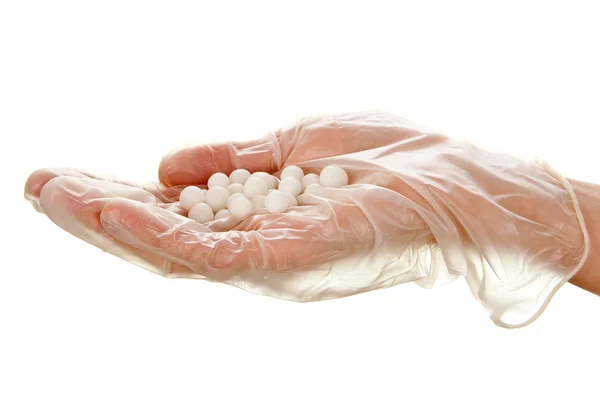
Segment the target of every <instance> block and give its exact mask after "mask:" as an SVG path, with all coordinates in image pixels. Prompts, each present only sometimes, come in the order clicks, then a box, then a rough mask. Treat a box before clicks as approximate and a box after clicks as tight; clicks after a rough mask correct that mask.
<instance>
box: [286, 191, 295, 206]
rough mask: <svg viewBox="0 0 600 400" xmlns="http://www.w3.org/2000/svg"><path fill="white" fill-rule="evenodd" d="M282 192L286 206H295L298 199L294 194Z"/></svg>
mask: <svg viewBox="0 0 600 400" xmlns="http://www.w3.org/2000/svg"><path fill="white" fill-rule="evenodd" d="M283 193H284V194H285V198H286V199H287V202H288V207H296V206H297V205H298V199H297V198H296V196H294V195H292V194H291V193H288V192H283Z"/></svg>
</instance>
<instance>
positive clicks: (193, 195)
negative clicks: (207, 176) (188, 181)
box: [179, 186, 204, 211]
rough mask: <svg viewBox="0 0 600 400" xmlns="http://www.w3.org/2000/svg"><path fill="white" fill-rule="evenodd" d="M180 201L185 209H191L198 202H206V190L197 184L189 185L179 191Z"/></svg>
mask: <svg viewBox="0 0 600 400" xmlns="http://www.w3.org/2000/svg"><path fill="white" fill-rule="evenodd" d="M179 202H180V203H181V207H183V209H184V210H186V211H189V210H191V209H192V207H194V206H195V205H196V204H198V203H203V202H204V190H202V189H200V188H199V187H196V186H188V187H186V188H185V189H183V190H182V191H181V193H179Z"/></svg>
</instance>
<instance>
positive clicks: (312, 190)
mask: <svg viewBox="0 0 600 400" xmlns="http://www.w3.org/2000/svg"><path fill="white" fill-rule="evenodd" d="M322 187H323V186H321V185H319V184H318V183H311V184H310V185H308V186H307V187H306V189H304V193H306V194H312V193H315V192H316V191H318V190H319V189H321V188H322Z"/></svg>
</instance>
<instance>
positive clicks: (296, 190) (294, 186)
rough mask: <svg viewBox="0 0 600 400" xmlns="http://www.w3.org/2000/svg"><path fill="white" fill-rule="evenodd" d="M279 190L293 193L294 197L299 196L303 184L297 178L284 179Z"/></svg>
mask: <svg viewBox="0 0 600 400" xmlns="http://www.w3.org/2000/svg"><path fill="white" fill-rule="evenodd" d="M279 190H281V191H282V192H288V193H291V194H292V196H298V195H299V194H300V193H301V192H302V184H301V183H300V181H299V180H298V179H296V178H292V177H287V178H283V179H282V180H281V182H279Z"/></svg>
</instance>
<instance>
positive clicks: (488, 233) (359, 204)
mask: <svg viewBox="0 0 600 400" xmlns="http://www.w3.org/2000/svg"><path fill="white" fill-rule="evenodd" d="M288 165H298V166H300V167H301V168H302V169H303V170H304V171H305V172H306V173H309V172H317V173H318V172H319V171H320V170H321V169H322V168H324V167H325V166H327V165H339V166H341V167H343V168H344V169H345V170H346V171H347V172H348V175H349V178H350V186H348V187H344V188H341V189H327V188H323V189H321V190H319V191H317V192H315V193H313V194H305V195H302V196H301V197H300V199H299V206H298V207H294V208H292V209H290V210H289V211H288V212H286V213H284V214H268V213H266V212H259V213H256V214H254V215H252V216H250V217H249V218H247V219H245V220H235V219H234V218H229V219H227V220H224V221H214V222H212V223H210V224H206V225H203V224H199V223H196V222H195V221H192V220H189V219H187V218H185V217H184V216H183V212H182V210H181V208H180V206H179V204H178V203H177V199H178V193H179V191H180V190H181V189H182V188H183V187H185V186H187V185H204V184H206V181H207V180H208V178H209V177H210V176H211V175H212V174H213V173H215V172H224V173H229V172H231V171H233V170H234V169H237V168H245V169H248V170H250V171H251V172H255V171H265V172H268V173H272V174H275V175H277V174H278V173H279V171H280V170H281V169H283V168H284V167H285V166H288ZM159 178H160V181H161V183H160V184H146V185H136V184H132V183H127V182H121V181H115V180H107V179H104V178H101V177H96V176H93V175H90V174H85V173H82V172H78V171H75V170H40V171H37V172H35V173H34V174H32V175H31V177H30V178H29V180H28V182H27V184H26V197H27V198H28V199H29V200H30V201H32V203H33V204H34V205H35V206H36V208H37V209H38V210H40V211H42V212H44V213H46V215H48V217H49V218H50V219H51V220H52V221H53V222H55V223H56V224H57V225H59V226H60V227H62V228H63V229H65V230H67V231H69V232H71V233H72V234H74V235H75V236H78V237H80V238H81V239H83V240H86V241H88V242H90V243H92V244H94V245H96V246H98V247H100V248H102V249H104V250H106V251H109V252H111V253H113V254H115V255H117V256H119V257H122V258H124V259H126V260H128V261H131V262H134V263H136V264H139V265H142V266H144V267H146V268H148V269H150V270H152V271H155V272H157V273H160V274H162V275H166V276H180V277H198V278H206V279H210V280H214V281H219V282H225V283H229V284H232V285H236V286H238V287H241V288H243V289H246V290H249V291H253V292H257V293H262V294H267V295H271V296H276V297H279V298H285V299H292V300H299V301H308V300H322V299H328V298H335V297H341V296H347V295H352V294H355V293H360V292H365V291H368V290H372V289H377V288H382V287H388V286H393V285H395V284H398V283H403V282H408V281H416V282H417V283H419V284H421V285H423V286H433V285H434V284H436V283H442V282H446V281H449V280H451V279H453V278H455V277H457V276H464V277H465V278H466V280H467V283H468V284H469V287H470V288H471V290H472V291H473V294H474V295H475V297H476V298H477V299H478V300H479V301H480V302H482V304H483V305H484V306H485V307H486V309H487V311H488V313H489V314H490V317H491V318H492V319H493V320H494V322H496V323H497V324H500V325H503V326H508V327H515V326H522V325H524V324H526V323H528V322H530V321H532V320H533V319H535V317H537V316H538V315H539V313H541V311H542V310H543V309H544V307H545V305H546V304H547V302H548V300H549V299H550V297H551V296H552V294H553V293H554V292H555V291H556V290H557V289H558V287H560V285H562V283H564V282H565V281H567V280H568V279H570V278H571V276H572V275H573V274H574V273H575V272H577V270H578V269H579V268H580V267H581V265H582V264H583V262H584V261H585V259H586V257H587V253H588V251H589V245H588V239H587V231H586V228H585V225H584V223H583V218H582V215H581V212H580V208H579V206H578V204H577V199H576V198H575V196H574V193H573V190H572V188H571V186H570V184H569V183H568V182H567V181H566V180H565V179H564V178H562V177H561V176H560V175H558V174H557V173H556V172H554V171H553V170H551V169H550V168H549V167H547V166H545V165H544V164H539V163H533V162H524V161H521V160H518V159H516V158H514V157H510V156H507V155H499V154H494V153H489V152H486V151H483V150H481V149H478V148H475V147H474V146H472V145H469V144H467V143H463V142H460V141H456V140H453V139H451V138H448V137H446V136H444V135H441V134H439V133H435V132H433V131H431V130H429V129H427V128H424V127H420V126H416V125H414V124H412V123H410V122H408V121H406V120H403V119H401V118H397V117H394V116H390V115H387V114H366V113H365V114H346V115H334V116H328V117H321V118H309V119H304V120H301V121H299V122H298V123H297V124H294V125H293V126H291V127H288V128H286V129H282V130H279V131H276V132H274V133H272V134H269V135H267V136H266V137H264V138H263V139H261V140H257V141H253V142H248V143H223V144H217V145H206V146H198V147H193V148H185V149H180V150H177V151H174V152H172V153H171V154H169V155H167V156H166V157H164V159H163V160H162V162H161V165H160V169H159Z"/></svg>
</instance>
